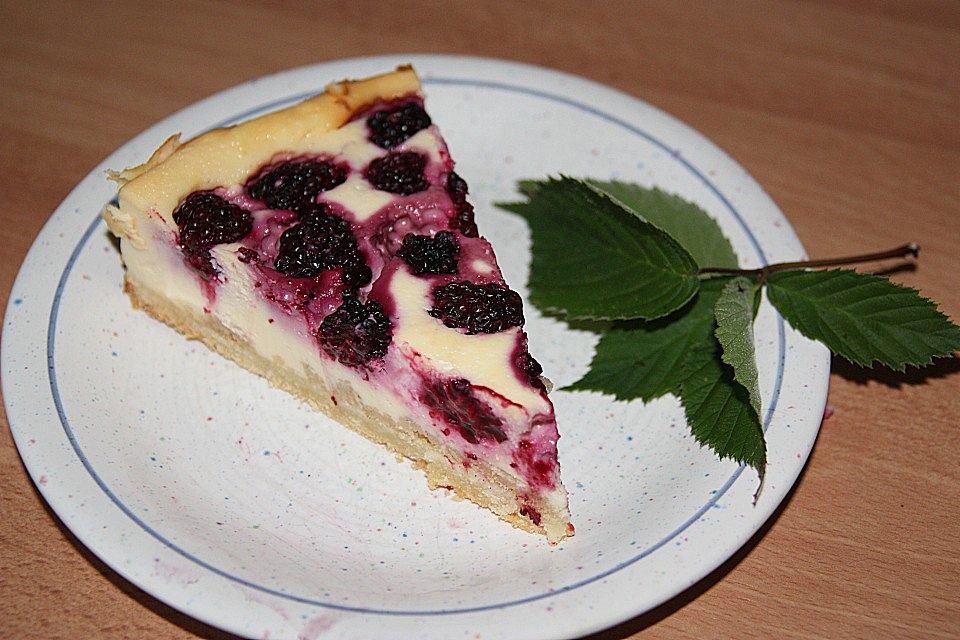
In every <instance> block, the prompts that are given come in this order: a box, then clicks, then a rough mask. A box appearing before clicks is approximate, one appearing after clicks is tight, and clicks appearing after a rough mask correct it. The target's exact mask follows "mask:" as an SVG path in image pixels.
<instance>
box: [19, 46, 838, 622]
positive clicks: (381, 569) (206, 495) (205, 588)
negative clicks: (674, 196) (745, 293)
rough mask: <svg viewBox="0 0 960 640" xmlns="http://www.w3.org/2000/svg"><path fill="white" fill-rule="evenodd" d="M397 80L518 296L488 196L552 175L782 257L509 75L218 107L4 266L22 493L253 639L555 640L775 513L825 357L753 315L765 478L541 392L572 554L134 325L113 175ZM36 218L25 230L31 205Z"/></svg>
mask: <svg viewBox="0 0 960 640" xmlns="http://www.w3.org/2000/svg"><path fill="white" fill-rule="evenodd" d="M404 62H413V63H414V64H415V66H416V67H417V69H418V70H419V71H420V73H421V75H422V76H423V80H424V86H425V90H426V92H427V96H428V97H427V101H428V107H429V109H430V111H431V113H432V114H433V116H434V119H435V121H436V122H437V123H438V124H439V125H440V127H441V130H442V131H443V133H444V134H445V136H446V138H447V141H448V143H449V146H450V148H451V150H452V153H453V155H454V157H455V158H456V159H457V160H458V171H459V172H460V173H461V174H462V175H464V176H465V177H466V178H467V179H468V181H469V182H470V185H471V193H472V194H473V200H474V202H475V204H476V205H477V208H478V210H479V212H480V213H479V215H478V222H479V224H480V227H481V231H482V232H483V233H484V234H485V235H486V236H487V237H488V238H490V239H491V241H492V242H493V244H494V246H495V247H496V248H497V251H498V254H499V257H500V261H501V265H502V266H503V270H504V272H505V275H506V278H507V280H508V281H509V282H511V283H513V285H514V286H515V287H517V288H518V289H519V290H520V291H521V293H524V292H525V291H524V289H523V286H522V285H523V283H524V282H526V277H527V265H528V261H529V248H528V235H527V230H526V226H525V224H524V223H523V221H522V220H520V219H519V218H517V217H515V216H512V215H510V214H507V213H505V212H502V211H500V210H497V209H495V208H494V207H493V206H492V204H491V203H492V202H495V201H498V200H503V199H510V198H513V197H515V192H514V184H515V181H516V180H517V179H519V178H525V177H542V176H545V175H547V174H556V173H560V172H562V173H565V174H568V175H581V176H592V177H602V178H621V179H624V180H630V181H636V182H640V183H643V184H646V185H656V186H659V187H661V188H663V189H666V190H669V191H673V192H676V193H679V194H681V195H683V196H684V197H686V198H688V199H691V200H694V201H696V202H697V203H699V204H700V205H701V206H702V207H703V208H705V209H706V210H707V211H709V212H710V213H711V214H712V215H714V216H715V217H716V218H717V220H719V222H720V223H721V225H722V226H723V228H724V230H725V231H726V233H727V234H728V235H729V237H730V239H731V240H732V242H733V244H734V246H735V248H736V249H737V251H738V253H739V255H740V256H741V260H742V262H743V263H744V264H745V265H751V266H755V265H759V264H762V263H765V262H768V261H774V260H786V259H796V258H799V257H800V256H801V255H802V254H803V249H802V247H801V245H800V243H799V241H798V240H797V238H796V236H795V235H794V233H793V232H792V230H791V229H790V226H789V224H788V223H787V222H786V220H785V219H784V218H783V215H782V214H781V213H780V211H779V210H778V209H777V207H776V205H775V204H774V203H773V202H772V201H771V200H770V198H768V197H767V196H766V195H765V194H764V192H763V190H762V189H761V188H760V187H759V186H758V185H757V183H756V182H754V181H753V180H752V179H751V177H750V176H749V175H747V173H746V172H745V171H744V170H743V169H742V168H741V167H740V166H738V165H737V164H736V163H735V162H733V161H732V160H731V159H730V158H728V157H727V156H726V155H724V154H723V152H722V151H720V150H719V149H717V148H716V147H715V146H714V145H713V144H711V143H710V142H709V141H708V140H706V139H704V138H703V137H702V136H700V135H699V134H697V133H696V132H694V131H692V130H691V129H689V128H688V127H686V126H684V125H683V124H681V123H680V122H678V121H676V120H675V119H673V118H671V117H670V116H668V115H666V114H664V113H662V112H660V111H658V110H657V109H655V108H653V107H651V106H649V105H647V104H645V103H643V102H640V101H638V100H636V99H634V98H632V97H630V96H626V95H623V94H621V93H618V92H616V91H613V90H611V89H609V88H606V87H603V86H600V85H597V84H595V83H592V82H589V81H586V80H584V79H581V78H576V77H572V76H569V75H564V74H561V73H558V72H555V71H550V70H546V69H541V68H536V67H530V66H524V65H519V64H514V63H509V62H502V61H494V60H485V59H476V58H454V57H439V56H390V57H381V58H364V59H354V60H345V61H340V62H332V63H326V64H321V65H317V66H312V67H307V68H302V69H296V70H293V71H289V72H285V73H281V74H278V75H275V76H270V77H268V78H264V79H261V80H257V81H254V82H250V83H247V84H244V85H242V86H239V87H236V88H234V89H230V90H229V91H226V92H224V93H221V94H219V95H216V96H214V97H212V98H209V99H207V100H204V101H203V102H200V103H198V104H196V105H194V106H192V107H190V108H188V109H186V110H184V111H182V112H180V113H178V114H176V115H173V116H171V117H170V118H168V119H166V120H164V121H163V122H161V123H159V124H157V125H156V126H154V127H152V128H150V129H149V130H147V131H145V132H144V133H143V134H141V135H139V136H137V137H136V138H135V139H134V140H132V141H131V142H130V143H128V144H126V145H125V146H124V147H123V148H121V149H120V150H118V151H117V152H116V153H114V154H113V155H112V156H110V157H109V158H108V159H107V160H105V161H104V162H103V164H102V165H100V166H98V167H97V168H96V169H94V171H93V172H92V173H91V174H90V175H89V176H88V177H87V178H86V179H85V180H84V181H83V182H81V183H80V184H79V185H78V186H77V188H76V189H75V190H74V191H73V192H72V193H71V194H70V196H69V197H68V198H67V199H66V200H65V201H64V203H63V204H62V205H61V206H60V208H58V209H57V211H56V212H55V213H54V214H53V216H52V218H51V219H50V221H49V223H48V224H47V225H46V227H44V229H43V231H42V232H41V234H40V236H39V237H38V238H37V241H36V242H35V244H34V246H33V248H32V249H31V251H30V253H29V255H28V256H27V258H26V260H25V262H24V264H23V268H22V269H21V271H20V274H19V276H18V278H17V281H16V284H15V286H14V289H13V292H12V294H11V297H10V304H9V306H8V309H7V313H6V318H5V321H4V322H5V324H4V331H3V362H2V366H3V391H4V398H5V400H6V403H7V415H8V417H9V419H10V424H11V428H12V430H13V434H14V437H15V439H16V442H17V446H18V447H19V450H20V453H21V455H22V457H23V460H24V462H25V464H26V466H27V469H28V470H29V472H30V475H31V477H32V478H33V480H34V482H35V483H36V484H37V486H38V487H39V489H40V492H41V493H42V494H43V496H44V498H45V499H46V500H47V502H49V504H50V505H51V507H52V508H53V509H54V510H55V511H56V513H57V514H58V515H59V516H60V518H62V520H63V521H64V522H65V523H66V524H67V526H68V527H70V529H71V530H72V531H73V532H74V533H75V534H76V535H77V537H78V538H79V539H80V540H81V541H82V542H83V543H84V544H85V545H87V546H88V547H89V548H90V549H91V550H92V551H93V552H94V553H96V554H97V555H98V556H99V557H100V558H102V559H103V560H104V561H105V562H106V563H107V564H109V565H110V566H111V567H113V568H114V569H116V570H117V571H118V572H119V573H120V574H122V575H123V576H125V577H126V578H128V579H129V580H130V581H131V582H133V583H135V584H136V585H138V586H139V587H141V588H142V589H144V590H146V591H147V592H149V593H151V594H153V595H154V596H156V597H157V598H159V599H161V600H163V601H164V602H166V603H168V604H170V605H172V606H173V607H176V608H177V609H180V610H182V611H184V612H186V613H188V614H190V615H192V616H195V617H197V618H199V619H201V620H203V621H205V622H207V623H210V624H212V625H216V626H218V627H222V628H224V629H227V630H230V631H233V632H235V633H238V634H242V635H246V636H253V637H271V638H281V637H300V638H310V639H312V638H318V637H320V636H323V637H329V638H364V637H379V638H388V637H390V638H412V637H417V638H442V639H444V640H451V639H455V638H479V637H482V638H518V637H524V638H535V637H536V638H568V637H572V636H577V635H580V634H584V633H587V632H590V631H594V630H597V629H601V628H604V627H607V626H610V625H613V624H615V623H617V622H620V621H622V620H625V619H628V618H630V617H632V616H635V615H637V614H640V613H642V612H644V611H646V610H648V609H650V608H652V607H654V606H656V605H658V604H660V603H662V602H664V601H665V600H667V599H669V598H671V597H672V596H674V595H676V594H677V593H679V592H680V591H682V590H684V589H685V588H687V587H689V586H690V585H692V584H693V583H695V582H696V581H697V580H699V579H700V578H702V577H703V576H704V575H706V574H707V573H708V572H710V571H711V570H712V569H714V568H715V567H717V566H718V565H719V564H721V563H722V562H723V561H724V560H725V559H727V558H728V557H730V555H731V554H733V553H734V552H735V551H736V550H737V549H738V548H739V547H740V546H741V545H743V544H744V543H745V542H746V541H747V540H748V539H749V538H750V536H751V535H752V534H753V533H754V532H755V531H756V530H757V529H758V528H759V527H760V526H761V525H762V524H763V522H764V521H765V520H766V519H767V518H768V517H769V516H770V514H771V513H772V512H773V511H774V509H775V508H776V507H777V505H778V504H779V503H780V501H781V500H782V499H783V497H784V495H785V494H786V493H787V491H788V490H789V489H790V487H791V486H792V484H793V483H794V481H795V479H796V478H797V475H798V474H799V472H800V470H801V468H802V466H803V464H804V462H805V461H806V459H807V455H808V454H809V452H810V449H811V447H812V446H813V442H814V439H815V437H816V434H817V430H818V428H819V425H820V420H821V416H822V413H823V407H824V401H825V397H826V389H827V379H828V366H829V360H828V357H827V352H826V351H825V350H824V349H823V348H821V347H820V346H818V345H816V344H813V343H811V342H809V341H807V340H805V339H803V338H801V337H800V336H799V335H797V334H796V333H794V332H793V331H791V330H790V328H789V327H788V326H785V325H784V323H783V322H782V320H781V319H780V318H779V317H778V316H777V315H776V313H775V312H773V311H772V309H771V308H769V306H766V305H765V306H764V307H763V308H762V310H761V312H760V315H759V318H758V320H757V329H756V335H757V341H758V358H759V363H758V364H759V368H760V371H761V380H762V385H761V387H762V389H761V391H762V396H763V404H764V407H765V416H764V424H765V427H766V432H767V439H768V447H769V459H770V463H769V469H768V473H767V480H766V484H765V487H764V490H763V492H762V493H761V495H760V498H759V501H758V502H757V503H756V504H754V502H753V498H752V496H753V493H754V491H755V490H756V488H757V477H756V474H755V473H754V472H752V471H750V470H748V469H747V470H745V469H743V468H741V467H739V466H737V465H736V464H733V463H730V462H720V461H718V460H717V459H716V458H715V457H714V456H713V455H712V454H711V453H710V452H709V451H705V450H703V449H701V448H700V447H699V446H698V445H697V444H696V443H695V441H694V440H693V439H692V438H691V436H690V435H689V432H688V430H687V428H686V427H685V425H684V422H683V417H682V411H681V410H680V408H679V404H678V403H677V401H676V400H675V399H673V398H664V399H662V400H659V401H656V402H653V403H651V404H649V405H643V404H641V403H636V402H635V403H629V404H627V403H615V402H612V401H611V400H610V399H609V398H606V397H601V396H598V395H590V394H583V393H568V392H563V391H557V392H554V393H553V399H554V401H555V403H556V406H557V415H558V420H559V422H560V425H561V427H560V428H561V433H562V438H561V440H560V460H561V465H562V470H563V471H562V473H563V479H564V482H565V484H566V485H567V487H568V488H569V490H570V506H571V511H572V513H573V519H574V522H575V524H576V526H577V535H576V536H575V537H574V538H571V539H569V540H567V541H565V542H564V543H562V544H560V545H559V546H556V547H550V546H548V545H547V544H546V543H545V541H544V540H543V539H542V538H540V537H537V536H532V535H530V534H526V533H523V532H520V531H517V530H515V529H513V528H511V527H510V526H508V525H506V524H504V523H502V522H501V521H499V520H497V519H496V518H494V517H493V516H492V515H490V514H489V513H487V512H485V511H483V510H481V509H479V508H477V507H475V506H474V505H472V504H471V503H467V502H458V501H455V500H453V499H451V497H450V496H449V495H447V494H446V493H445V492H442V491H441V492H431V491H429V490H428V489H427V487H426V483H425V482H424V479H423V477H422V475H421V474H420V473H419V472H417V471H416V470H414V469H413V468H412V467H411V465H410V464H407V463H398V462H397V460H396V459H395V458H394V457H393V456H392V455H391V454H389V453H387V452H386V451H384V450H382V449H381V448H379V447H377V446H374V445H372V444H370V443H368V442H367V441H365V440H363V439H361V438H359V437H357V436H355V435H353V434H352V433H351V432H349V431H347V430H346V429H344V428H342V427H340V426H339V425H337V424H336V423H334V422H332V421H331V420H329V419H327V418H326V417H324V416H323V415H319V414H317V413H315V412H313V411H310V410H308V409H307V408H305V407H304V406H302V405H301V404H300V403H299V402H297V401H295V400H293V399H291V397H289V396H287V395H286V394H284V393H282V392H279V391H277V390H275V389H273V388H271V387H270V386H268V385H267V384H266V383H265V382H264V381H263V380H261V379H260V378H258V377H256V376H254V375H252V374H249V373H247V372H246V371H244V370H242V369H240V368H238V367H236V366H235V365H233V364H231V363H229V362H227V361H225V360H223V359H222V358H220V357H218V356H216V355H214V354H213V353H211V352H209V351H207V350H206V349H205V348H204V347H203V346H201V345H199V344H197V343H195V342H189V341H187V340H185V339H183V338H182V337H181V336H180V335H178V334H176V333H174V332H173V331H172V330H170V329H168V328H167V327H165V326H163V325H161V324H159V323H157V322H155V321H154V320H151V319H150V318H148V317H147V316H146V315H144V314H143V313H140V312H137V311H134V310H132V309H131V307H130V304H129V302H128V301H127V299H126V297H125V296H124V295H123V293H122V292H121V279H122V270H121V265H120V259H119V255H118V252H117V250H116V248H115V246H114V244H113V243H112V242H111V240H110V238H109V236H108V234H107V230H106V228H105V227H104V225H103V223H102V222H101V221H100V219H99V212H100V209H101V208H102V207H103V205H104V204H105V203H107V202H109V201H110V200H111V198H113V195H114V187H113V185H112V184H110V183H109V182H108V181H107V180H106V178H105V171H106V170H107V169H108V168H114V169H116V168H122V167H126V166H130V165H134V164H137V163H139V162H141V161H142V160H143V159H144V158H146V157H147V156H148V155H149V154H150V152H151V151H152V150H153V149H154V148H155V147H156V146H157V145H158V144H159V143H160V142H161V141H162V140H163V139H164V138H166V137H167V136H168V135H169V134H171V133H173V132H176V131H182V132H184V133H185V134H186V135H188V136H189V135H194V134H197V133H199V132H201V131H203V130H205V129H208V128H210V127H213V126H217V125H223V124H228V123H232V122H236V121H239V120H242V119H245V118H248V117H250V116H252V115H256V114H260V113H262V112H265V111H268V110H272V109H275V108H278V107H282V106H285V105H287V104H290V103H291V102H293V101H295V100H299V99H301V98H303V97H305V96H307V95H310V94H312V93H316V92H318V91H319V90H321V89H322V87H323V86H324V85H325V84H326V83H328V82H330V81H333V80H336V79H340V78H344V77H360V76H365V75H368V74H374V73H378V72H382V71H385V70H388V69H391V68H392V67H394V66H396V65H397V64H399V63H404ZM38 213H40V212H38ZM527 309H528V318H529V319H528V325H527V326H528V330H529V333H530V335H531V350H532V352H533V353H534V354H536V356H537V358H538V359H539V360H540V361H541V362H542V364H543V366H544V369H545V370H546V372H547V373H548V375H550V376H551V377H552V378H553V379H554V380H555V382H556V383H557V384H558V386H561V387H562V386H563V385H565V384H568V383H570V382H573V381H574V380H576V379H577V378H578V377H579V376H580V375H581V374H582V373H583V372H584V371H585V369H586V367H587V365H588V363H589V361H590V357H591V353H592V347H593V341H594V340H595V338H593V337H592V336H591V335H590V334H587V333H582V332H577V331H573V330H570V329H569V328H567V327H566V326H565V325H563V324H561V323H558V322H555V321H552V320H550V319H546V318H543V317H540V316H539V315H538V314H537V313H536V312H535V310H533V309H532V308H531V307H530V306H529V305H528V307H527Z"/></svg>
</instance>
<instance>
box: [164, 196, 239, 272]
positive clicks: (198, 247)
mask: <svg viewBox="0 0 960 640" xmlns="http://www.w3.org/2000/svg"><path fill="white" fill-rule="evenodd" d="M173 221H174V222H175V223H176V224H177V229H178V230H179V242H180V250H181V251H182V252H183V255H184V256H186V258H187V260H188V261H189V262H190V264H191V265H193V267H194V268H196V269H197V270H198V271H200V273H202V274H204V275H205V276H208V277H215V276H216V275H217V269H216V267H214V266H213V261H212V260H211V258H210V248H211V247H213V246H215V245H218V244H224V243H227V242H237V241H238V240H241V239H243V238H244V237H245V236H246V235H247V234H248V233H250V231H251V230H252V229H253V217H252V216H251V215H250V213H249V212H248V211H245V210H244V209H241V208H240V207H239V206H237V205H235V204H232V203H230V202H227V201H226V200H224V199H223V198H221V197H220V196H218V195H217V194H215V193H213V192H210V191H196V192H194V193H191V194H190V195H189V196H187V197H186V199H185V200H184V201H183V202H181V203H180V205H179V206H177V208H176V209H175V210H174V212H173Z"/></svg>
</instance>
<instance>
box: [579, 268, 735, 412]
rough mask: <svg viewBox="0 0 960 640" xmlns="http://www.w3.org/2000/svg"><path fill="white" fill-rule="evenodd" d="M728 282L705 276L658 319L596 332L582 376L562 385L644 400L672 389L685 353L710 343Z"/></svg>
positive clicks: (679, 376) (675, 389)
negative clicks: (677, 305) (693, 293)
mask: <svg viewBox="0 0 960 640" xmlns="http://www.w3.org/2000/svg"><path fill="white" fill-rule="evenodd" d="M728 281H729V278H711V279H709V280H705V281H704V282H702V283H701V285H700V291H699V292H698V293H697V296H696V297H695V298H694V299H693V300H691V301H690V302H689V303H687V305H685V306H684V307H683V308H682V309H680V310H679V311H676V312H674V313H672V314H670V315H669V316H666V317H664V318H659V319H657V320H652V321H643V320H634V321H628V322H617V323H614V324H613V326H612V327H610V328H608V329H606V330H605V331H602V332H601V336H600V340H599V342H598V343H597V347H596V351H595V352H594V355H593V360H592V361H591V363H590V369H589V370H588V371H587V373H586V375H584V376H583V377H582V378H581V379H580V380H578V381H576V382H574V383H573V384H572V385H570V386H568V387H566V388H567V389H568V390H571V391H597V392H600V393H606V394H609V395H612V396H614V397H616V398H617V399H618V400H633V399H637V398H638V399H641V400H644V401H650V400H653V399H654V398H658V397H660V396H662V395H665V394H667V393H676V392H678V390H679V389H680V383H681V382H682V381H683V378H684V371H683V366H684V362H685V361H686V360H687V358H688V356H689V355H690V354H691V353H693V352H695V351H697V350H702V349H703V348H704V345H708V346H709V345H712V344H714V339H713V330H714V305H715V304H716V302H717V298H718V297H719V296H720V292H721V290H722V289H723V286H724V284H726V283H727V282H728Z"/></svg>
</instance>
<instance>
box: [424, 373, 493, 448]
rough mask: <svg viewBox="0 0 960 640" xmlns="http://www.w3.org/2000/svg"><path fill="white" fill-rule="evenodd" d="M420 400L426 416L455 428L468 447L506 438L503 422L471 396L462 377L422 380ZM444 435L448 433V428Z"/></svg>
mask: <svg viewBox="0 0 960 640" xmlns="http://www.w3.org/2000/svg"><path fill="white" fill-rule="evenodd" d="M421 399H422V400H423V401H424V403H426V405H427V406H428V407H430V408H431V411H430V415H431V416H433V418H434V419H435V420H440V421H441V422H442V423H445V424H447V425H449V426H450V427H453V428H455V429H456V430H457V432H458V433H459V434H460V435H461V436H463V439H464V440H466V441H467V442H469V443H470V444H479V443H480V441H481V440H491V439H492V440H495V441H496V442H503V441H505V440H506V439H507V434H506V433H504V431H503V421H501V420H500V418H498V417H497V416H496V415H494V414H493V411H492V410H491V409H490V406H489V405H487V403H486V402H484V401H482V400H480V399H479V398H477V396H476V395H474V393H473V388H472V386H471V384H470V383H469V382H468V381H467V380H465V379H463V378H455V379H453V380H442V381H424V384H423V391H422V394H421ZM444 433H445V434H448V433H449V429H445V430H444Z"/></svg>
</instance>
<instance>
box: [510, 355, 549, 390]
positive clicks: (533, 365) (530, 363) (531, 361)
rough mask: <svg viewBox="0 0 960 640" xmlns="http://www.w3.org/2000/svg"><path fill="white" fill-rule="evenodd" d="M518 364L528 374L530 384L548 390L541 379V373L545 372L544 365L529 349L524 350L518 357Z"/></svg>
mask: <svg viewBox="0 0 960 640" xmlns="http://www.w3.org/2000/svg"><path fill="white" fill-rule="evenodd" d="M517 366H518V367H519V368H520V371H522V372H523V373H524V375H526V376H527V380H529V381H530V384H531V385H533V386H534V387H536V388H537V389H543V390H546V387H544V384H543V380H541V379H540V375H541V374H542V373H543V367H542V366H540V363H539V362H537V361H536V359H535V358H534V357H533V356H532V355H530V352H529V351H523V352H522V353H521V354H520V356H519V357H518V358H517Z"/></svg>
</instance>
